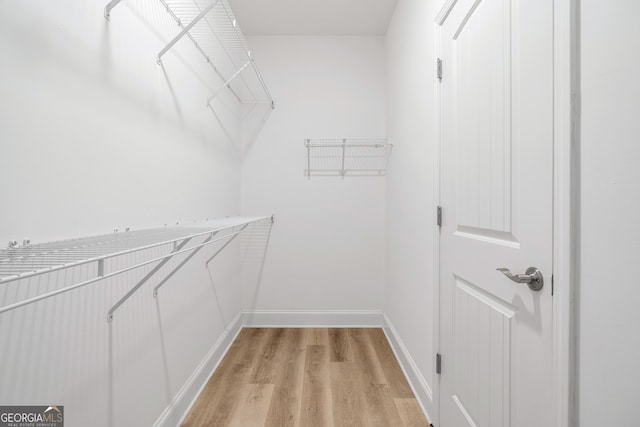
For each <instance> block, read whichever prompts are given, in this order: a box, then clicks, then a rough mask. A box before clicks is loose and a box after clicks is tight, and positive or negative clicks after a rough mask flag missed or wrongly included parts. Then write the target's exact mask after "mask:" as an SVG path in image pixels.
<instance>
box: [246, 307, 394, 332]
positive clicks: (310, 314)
mask: <svg viewBox="0 0 640 427" xmlns="http://www.w3.org/2000/svg"><path fill="white" fill-rule="evenodd" d="M382 321H383V319H382V311H380V310H256V311H243V312H242V325H243V326H248V327H264V328H266V327H287V328H300V327H304V328H310V327H320V328H323V327H324V328H326V327H342V328H346V327H358V328H363V327H366V328H379V327H381V326H382Z"/></svg>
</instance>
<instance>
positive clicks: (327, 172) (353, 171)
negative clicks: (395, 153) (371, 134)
mask: <svg viewBox="0 0 640 427" xmlns="http://www.w3.org/2000/svg"><path fill="white" fill-rule="evenodd" d="M304 145H305V148H306V151H307V153H306V169H305V171H304V174H305V176H307V177H309V179H311V177H312V176H340V177H342V178H344V177H345V176H384V175H385V174H386V169H387V160H388V159H389V155H390V154H391V149H392V148H393V144H391V143H390V142H389V140H388V139H387V138H343V139H307V140H305V142H304Z"/></svg>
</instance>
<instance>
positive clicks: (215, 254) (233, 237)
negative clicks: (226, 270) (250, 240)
mask: <svg viewBox="0 0 640 427" xmlns="http://www.w3.org/2000/svg"><path fill="white" fill-rule="evenodd" d="M272 221H273V217H272ZM248 225H249V224H245V225H244V226H243V227H242V228H241V229H240V231H239V232H237V233H236V234H234V235H233V236H231V238H230V239H229V240H227V242H226V243H225V244H224V245H222V247H221V248H220V249H218V250H217V251H216V253H214V254H213V255H212V256H211V257H210V258H209V259H208V260H207V262H205V263H204V266H205V268H206V267H208V266H209V263H210V262H211V261H213V259H214V258H215V257H216V256H218V254H219V253H220V252H222V250H223V249H224V248H226V247H227V245H228V244H229V243H231V242H233V239H235V238H236V237H238V234H240V233H242V232H243V231H244V229H245V228H247V226H248Z"/></svg>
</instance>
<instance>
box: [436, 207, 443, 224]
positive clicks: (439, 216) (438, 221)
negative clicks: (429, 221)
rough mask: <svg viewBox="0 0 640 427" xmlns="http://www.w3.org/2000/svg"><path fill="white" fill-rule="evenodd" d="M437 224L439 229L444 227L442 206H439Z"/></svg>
mask: <svg viewBox="0 0 640 427" xmlns="http://www.w3.org/2000/svg"><path fill="white" fill-rule="evenodd" d="M436 223H437V224H438V227H442V206H438V208H437V211H436Z"/></svg>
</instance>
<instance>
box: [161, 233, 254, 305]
mask: <svg viewBox="0 0 640 427" xmlns="http://www.w3.org/2000/svg"><path fill="white" fill-rule="evenodd" d="M246 226H247V225H245V227H246ZM216 234H218V232H217V231H215V232H213V233H211V235H210V236H209V237H208V238H207V239H206V240H205V241H204V242H202V243H203V244H204V243H207V242H210V241H211V239H213V238H214V237H215V235H216ZM234 237H235V236H234ZM202 248H204V246H200V247H199V248H197V249H196V250H194V251H193V252H191V253H190V254H189V256H188V257H186V258H185V259H183V260H182V262H181V263H180V264H178V266H177V267H176V268H174V269H173V270H171V273H169V274H167V276H166V277H165V278H164V279H162V280H161V281H160V283H158V285H157V286H156V287H155V288H153V297H154V298H155V297H157V296H158V289H160V288H161V287H162V285H164V284H165V283H166V282H167V281H168V280H169V279H171V278H172V277H173V275H174V274H176V271H178V270H180V269H181V268H182V267H183V266H184V265H185V264H186V263H188V262H189V260H190V259H191V258H193V257H194V256H195V254H197V253H198V252H200V249H202Z"/></svg>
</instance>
